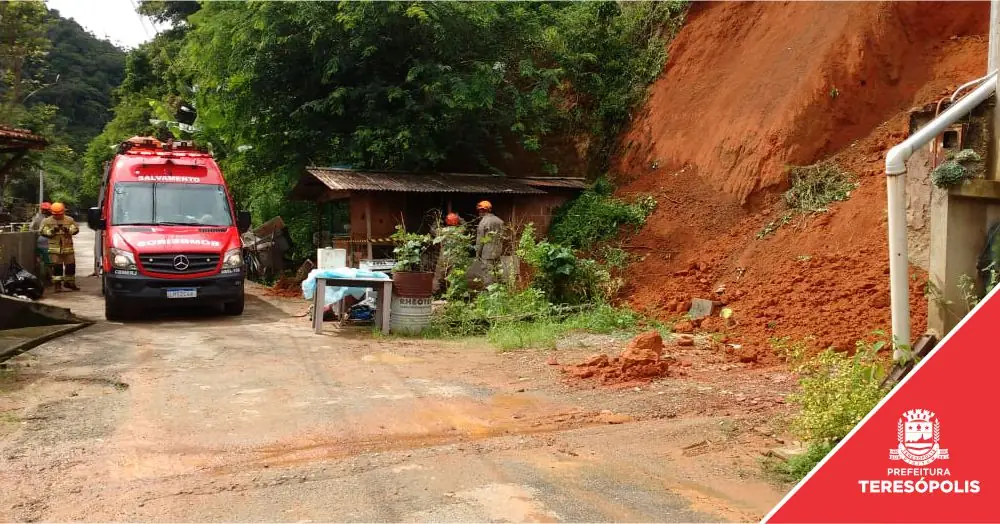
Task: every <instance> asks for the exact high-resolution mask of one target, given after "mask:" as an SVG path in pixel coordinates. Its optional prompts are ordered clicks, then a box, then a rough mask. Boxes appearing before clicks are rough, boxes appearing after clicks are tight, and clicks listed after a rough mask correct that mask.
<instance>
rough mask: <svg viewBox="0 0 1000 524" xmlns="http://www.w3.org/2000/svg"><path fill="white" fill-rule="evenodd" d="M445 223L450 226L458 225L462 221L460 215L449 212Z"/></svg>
mask: <svg viewBox="0 0 1000 524" xmlns="http://www.w3.org/2000/svg"><path fill="white" fill-rule="evenodd" d="M444 223H445V224H448V225H449V226H457V225H458V224H459V223H460V220H459V218H458V215H456V214H455V213H448V216H446V217H445V218H444Z"/></svg>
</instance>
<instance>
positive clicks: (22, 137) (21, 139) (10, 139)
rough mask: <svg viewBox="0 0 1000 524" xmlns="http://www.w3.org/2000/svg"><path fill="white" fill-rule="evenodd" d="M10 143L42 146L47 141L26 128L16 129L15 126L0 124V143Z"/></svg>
mask: <svg viewBox="0 0 1000 524" xmlns="http://www.w3.org/2000/svg"><path fill="white" fill-rule="evenodd" d="M8 143H10V144H12V145H27V146H36V147H37V146H44V145H46V144H47V143H48V142H47V141H46V140H45V139H44V138H42V137H40V136H38V135H36V134H34V133H32V132H31V131H28V130H27V129H17V128H15V127H8V126H3V125H0V144H8Z"/></svg>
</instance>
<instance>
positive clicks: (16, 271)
mask: <svg viewBox="0 0 1000 524" xmlns="http://www.w3.org/2000/svg"><path fill="white" fill-rule="evenodd" d="M2 291H3V294H5V295H8V296H21V297H26V298H29V299H31V300H39V299H41V298H42V295H43V294H44V293H45V286H44V285H42V281H41V280H39V278H38V277H36V276H35V275H34V274H32V273H31V272H30V271H28V270H26V269H24V268H23V267H21V264H18V263H17V259H16V258H13V257H11V259H10V264H9V265H8V267H7V276H6V277H4V279H3V287H2Z"/></svg>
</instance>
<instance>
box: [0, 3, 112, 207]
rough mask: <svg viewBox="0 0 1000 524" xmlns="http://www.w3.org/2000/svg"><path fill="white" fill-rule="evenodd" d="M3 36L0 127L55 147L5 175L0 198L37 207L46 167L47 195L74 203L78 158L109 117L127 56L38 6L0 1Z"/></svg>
mask: <svg viewBox="0 0 1000 524" xmlns="http://www.w3.org/2000/svg"><path fill="white" fill-rule="evenodd" d="M0 35H2V37H0V78H2V81H0V123H3V124H6V125H11V126H14V127H23V128H27V129H30V130H32V131H34V132H36V133H38V134H41V135H42V136H44V137H45V138H46V139H47V140H48V141H49V144H50V145H49V147H47V148H46V149H45V150H44V151H40V152H33V153H31V154H29V155H28V156H27V157H26V158H25V159H24V160H23V161H22V162H21V163H20V164H19V165H18V166H17V168H16V169H14V170H13V171H12V172H11V173H9V174H8V176H7V177H6V178H5V180H3V181H2V190H0V191H2V193H0V195H2V197H3V198H4V200H5V204H7V205H9V204H10V203H12V202H16V201H24V202H36V201H37V195H38V177H37V173H38V171H39V169H41V168H43V167H44V171H45V173H46V179H45V183H46V197H47V198H49V199H51V200H60V201H63V202H66V203H68V204H71V205H76V204H78V203H79V196H80V194H81V191H80V189H81V188H80V181H81V175H82V171H83V163H82V159H81V156H82V153H83V151H85V150H86V148H87V146H88V144H89V143H90V142H91V140H92V139H93V138H94V137H95V136H96V135H97V134H99V133H100V132H101V130H102V129H103V128H104V126H105V124H106V123H107V122H108V120H109V119H110V111H109V109H110V107H111V106H112V105H113V101H112V91H113V90H114V89H115V88H116V87H117V86H118V85H119V84H120V83H121V82H122V79H123V74H124V61H125V52H124V51H123V50H121V49H118V48H117V47H115V46H114V45H112V44H110V43H109V42H107V41H104V40H100V39H97V38H96V37H94V36H93V35H92V34H90V33H88V32H86V31H85V30H84V29H83V28H82V27H80V25H79V24H77V23H76V22H75V21H72V20H67V19H65V18H62V17H61V16H60V15H59V13H58V11H55V10H48V9H47V8H46V7H45V4H44V3H43V2H41V1H21V2H3V3H0ZM0 160H2V159H0Z"/></svg>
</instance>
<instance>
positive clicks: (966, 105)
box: [885, 82, 997, 175]
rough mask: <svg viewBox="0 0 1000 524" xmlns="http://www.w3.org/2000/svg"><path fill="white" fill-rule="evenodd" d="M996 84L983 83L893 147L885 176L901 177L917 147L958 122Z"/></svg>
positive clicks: (990, 93)
mask: <svg viewBox="0 0 1000 524" xmlns="http://www.w3.org/2000/svg"><path fill="white" fill-rule="evenodd" d="M996 87H997V84H996V82H984V83H983V84H981V85H980V86H979V87H977V88H976V89H975V90H974V91H972V92H971V93H969V95H968V96H966V97H964V98H962V99H960V100H959V101H958V102H955V103H954V104H952V105H951V106H949V107H948V109H946V110H945V111H944V113H941V114H940V115H938V117H937V118H935V119H934V120H931V121H930V122H929V123H928V124H927V125H925V126H924V127H921V128H920V130H919V131H917V132H916V133H914V134H912V135H910V138H907V139H906V140H904V141H903V142H902V143H901V144H899V145H897V146H896V147H893V148H892V149H890V150H889V152H888V153H887V154H886V155H885V174H887V175H902V174H904V173H906V160H907V159H908V158H910V157H911V156H912V155H913V152H914V151H916V149H917V148H918V147H921V146H923V145H925V144H927V143H928V142H930V141H931V140H933V139H935V138H937V136H938V135H940V134H941V133H943V132H944V130H945V129H947V128H948V126H950V125H952V124H954V123H955V122H958V120H959V119H960V118H962V117H964V116H965V115H967V114H969V113H970V112H971V111H972V110H973V109H975V108H976V106H978V105H979V104H981V103H983V101H984V100H986V99H987V98H989V97H990V95H992V94H993V91H995V90H996Z"/></svg>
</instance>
